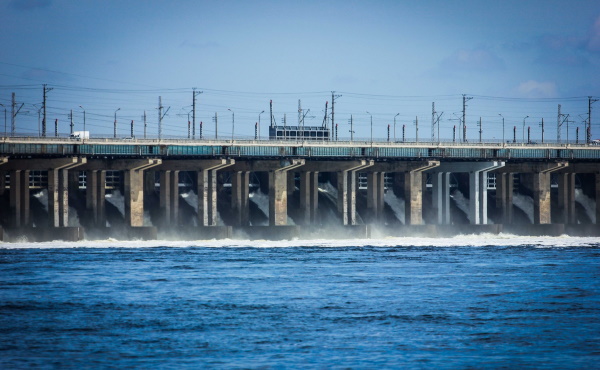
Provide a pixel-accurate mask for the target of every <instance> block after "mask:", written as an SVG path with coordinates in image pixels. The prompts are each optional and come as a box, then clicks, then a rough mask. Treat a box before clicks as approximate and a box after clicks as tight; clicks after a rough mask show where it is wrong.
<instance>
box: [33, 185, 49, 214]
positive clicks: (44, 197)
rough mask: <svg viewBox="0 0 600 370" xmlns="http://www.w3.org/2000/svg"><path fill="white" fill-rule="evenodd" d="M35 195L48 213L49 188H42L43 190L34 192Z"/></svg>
mask: <svg viewBox="0 0 600 370" xmlns="http://www.w3.org/2000/svg"><path fill="white" fill-rule="evenodd" d="M33 196H34V197H36V198H37V199H38V201H39V202H40V203H42V206H43V207H44V210H45V211H46V213H47V212H48V189H42V190H41V191H39V192H37V193H35V194H33Z"/></svg>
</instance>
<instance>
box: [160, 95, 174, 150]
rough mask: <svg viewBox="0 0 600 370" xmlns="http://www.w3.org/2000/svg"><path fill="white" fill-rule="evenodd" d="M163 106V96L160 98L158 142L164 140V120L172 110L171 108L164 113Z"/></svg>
mask: <svg viewBox="0 0 600 370" xmlns="http://www.w3.org/2000/svg"><path fill="white" fill-rule="evenodd" d="M163 108H164V107H163V105H162V96H159V97H158V140H160V139H162V120H163V118H164V117H165V116H166V115H167V112H168V111H169V109H171V107H168V108H167V110H166V111H165V113H163V112H162V110H163Z"/></svg>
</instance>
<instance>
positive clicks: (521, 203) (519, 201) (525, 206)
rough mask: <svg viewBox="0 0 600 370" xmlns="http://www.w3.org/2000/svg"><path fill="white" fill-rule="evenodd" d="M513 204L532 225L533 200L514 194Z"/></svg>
mask: <svg viewBox="0 0 600 370" xmlns="http://www.w3.org/2000/svg"><path fill="white" fill-rule="evenodd" d="M513 204H514V205H515V206H516V207H517V208H519V209H521V210H522V211H523V212H525V214H526V215H527V218H529V222H531V223H533V198H532V197H530V196H527V195H523V194H519V193H514V194H513Z"/></svg>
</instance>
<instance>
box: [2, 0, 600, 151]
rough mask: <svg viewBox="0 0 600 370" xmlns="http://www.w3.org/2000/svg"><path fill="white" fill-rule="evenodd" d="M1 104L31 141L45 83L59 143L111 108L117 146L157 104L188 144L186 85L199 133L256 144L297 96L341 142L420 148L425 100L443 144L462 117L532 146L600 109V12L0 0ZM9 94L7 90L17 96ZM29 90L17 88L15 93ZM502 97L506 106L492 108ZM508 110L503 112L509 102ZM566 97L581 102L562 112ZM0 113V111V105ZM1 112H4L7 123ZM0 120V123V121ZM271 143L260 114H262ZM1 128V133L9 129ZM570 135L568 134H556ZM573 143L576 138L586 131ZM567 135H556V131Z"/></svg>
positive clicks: (579, 4)
mask: <svg viewBox="0 0 600 370" xmlns="http://www.w3.org/2000/svg"><path fill="white" fill-rule="evenodd" d="M0 28H1V29H0V31H1V34H2V35H3V36H2V37H1V38H0V47H1V49H2V51H3V52H2V55H0V85H1V86H0V103H2V104H5V105H9V104H10V94H11V92H13V91H14V92H16V94H17V101H18V102H19V103H21V102H24V103H26V104H25V105H24V107H23V112H22V113H20V114H19V116H18V117H17V131H18V132H27V133H32V134H33V133H37V131H38V127H37V126H38V124H37V108H36V107H35V106H33V105H32V104H39V103H40V102H41V100H42V87H41V84H43V83H47V84H48V85H49V86H50V87H53V88H54V90H52V91H51V92H50V93H49V94H48V107H49V108H48V112H49V113H48V122H49V125H50V127H51V128H49V130H48V131H49V132H52V133H53V130H54V129H53V122H54V119H56V118H58V119H59V130H60V131H61V132H67V131H68V126H67V124H66V123H67V121H68V118H67V114H68V112H69V110H70V109H73V110H74V121H75V125H76V130H80V129H81V121H82V118H81V109H80V108H79V105H82V106H84V107H85V109H86V111H87V113H88V124H89V126H88V129H89V130H90V131H92V134H94V133H97V134H111V133H112V127H113V119H112V118H111V117H113V114H114V111H115V110H116V109H117V108H121V110H120V111H119V112H118V120H119V135H122V136H127V135H128V132H129V122H130V120H132V119H133V120H135V125H136V129H135V131H136V135H137V136H140V135H141V124H140V123H139V121H140V117H141V115H142V114H143V111H144V110H146V112H147V114H148V117H149V118H148V122H149V129H148V130H149V133H150V134H153V135H155V134H156V132H157V129H156V122H157V112H156V106H157V104H158V96H159V95H161V96H162V97H163V104H164V105H165V106H170V107H171V109H170V111H169V112H168V115H167V116H166V117H165V120H164V125H165V127H164V131H163V132H164V133H165V134H172V135H182V136H184V135H187V125H186V121H187V112H188V111H189V109H190V108H189V105H190V104H191V95H192V87H197V88H198V89H199V90H202V91H204V93H203V94H202V95H200V96H199V100H198V108H197V109H198V110H197V121H203V122H204V124H205V127H204V133H205V135H206V136H211V135H214V125H213V123H212V119H211V118H212V116H213V115H214V114H215V112H218V115H219V132H220V134H222V135H224V136H225V135H230V134H231V125H230V123H231V112H229V111H228V108H230V109H232V110H234V111H235V113H236V116H235V117H236V134H240V135H248V136H252V135H253V130H254V122H255V121H257V120H258V113H259V112H260V111H262V110H265V111H267V112H268V108H269V105H268V104H269V99H273V101H274V105H275V117H276V119H277V121H278V122H280V121H281V119H282V118H283V115H284V114H286V115H287V121H288V124H289V125H292V124H295V123H296V121H297V106H298V99H302V105H303V108H305V109H310V112H311V113H310V114H309V116H312V115H314V116H315V118H314V119H312V120H309V121H307V124H313V125H320V124H321V122H322V119H323V115H324V111H323V110H324V105H325V101H327V100H329V101H330V100H331V91H332V90H335V91H336V92H337V94H341V95H342V96H341V97H340V98H338V99H337V100H336V123H338V124H339V125H340V127H342V128H341V129H340V136H341V137H347V136H348V135H349V134H348V129H349V127H348V124H347V121H348V119H349V118H350V115H351V114H352V115H353V117H354V121H355V124H356V127H355V130H356V131H357V133H356V136H357V137H368V136H369V118H370V117H369V116H368V115H367V114H366V111H369V112H371V113H372V114H373V119H374V126H375V129H374V131H375V136H376V137H380V138H383V137H385V136H386V127H387V124H391V123H393V117H394V115H395V114H396V113H400V115H398V117H397V122H398V128H397V132H398V135H399V132H400V127H401V126H400V125H401V124H405V125H406V126H407V136H410V137H414V136H415V126H414V124H413V121H414V120H415V117H419V122H420V126H419V136H420V137H421V138H427V137H430V135H431V134H430V132H431V129H430V122H431V102H433V101H435V102H436V108H437V110H438V111H439V112H444V115H443V116H442V120H441V123H442V125H441V136H442V137H446V138H450V137H451V135H452V132H451V127H452V125H454V124H457V123H458V122H457V121H449V120H448V119H449V118H455V117H456V116H455V113H458V112H460V111H461V109H462V97H461V94H468V95H469V96H473V97H474V99H473V100H471V101H469V106H468V109H467V127H468V137H469V138H471V139H475V138H476V137H477V136H478V133H477V130H478V129H477V128H476V124H475V122H476V121H477V120H478V119H479V117H482V121H483V123H484V136H485V137H488V138H496V139H500V138H501V136H502V133H501V119H500V118H499V116H498V113H502V114H503V115H504V117H506V120H507V122H506V129H505V136H506V137H509V136H511V137H512V126H514V125H517V127H518V130H517V132H518V133H519V134H518V135H517V137H518V138H519V139H520V138H521V129H522V121H523V118H524V117H525V116H527V115H529V116H530V118H528V119H527V121H526V124H527V125H528V126H529V125H531V126H532V135H533V136H534V137H539V136H540V133H539V132H538V131H540V128H539V127H538V123H539V122H540V121H541V118H544V120H545V122H546V124H547V126H546V138H556V113H557V112H556V111H557V105H558V104H562V105H563V112H565V113H569V114H570V117H571V118H572V119H573V123H571V132H570V134H569V135H570V137H574V127H575V126H576V125H579V126H581V130H582V127H583V126H582V125H581V121H582V120H583V119H584V118H585V117H584V118H582V117H581V115H585V114H587V96H590V95H591V96H595V97H599V96H600V2H595V1H583V0H580V1H419V2H416V1H328V2H322V1H304V2H297V1H294V2H291V1H68V0H3V1H2V2H0ZM17 85H18V86H17ZM21 85H27V86H21ZM501 98H502V99H501ZM506 98H509V99H506ZM573 98H576V99H573ZM594 107H595V108H596V111H597V114H596V115H595V116H593V121H592V122H593V132H594V136H598V137H600V119H596V118H594V117H597V118H600V109H598V108H600V102H599V103H596V105H594ZM0 108H2V107H0ZM9 114H10V113H9ZM0 119H1V117H0ZM261 120H262V124H263V125H262V126H263V130H262V133H263V134H264V133H266V126H267V124H266V122H268V114H267V113H265V114H263V115H262V116H261ZM9 130H10V128H9ZM565 130H566V127H565ZM581 132H582V133H583V131H581ZM562 136H563V138H565V136H566V132H563V133H562Z"/></svg>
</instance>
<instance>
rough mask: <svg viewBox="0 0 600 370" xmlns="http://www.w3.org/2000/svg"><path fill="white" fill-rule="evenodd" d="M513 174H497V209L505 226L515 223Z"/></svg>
mask: <svg viewBox="0 0 600 370" xmlns="http://www.w3.org/2000/svg"><path fill="white" fill-rule="evenodd" d="M513 187H514V179H513V174H512V173H510V172H508V173H502V172H497V173H496V209H498V210H499V211H500V214H501V215H502V223H503V224H507V225H508V224H512V221H513V211H512V210H513Z"/></svg>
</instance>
